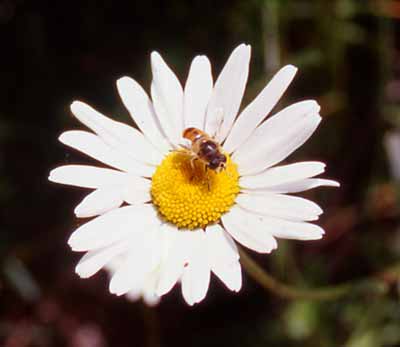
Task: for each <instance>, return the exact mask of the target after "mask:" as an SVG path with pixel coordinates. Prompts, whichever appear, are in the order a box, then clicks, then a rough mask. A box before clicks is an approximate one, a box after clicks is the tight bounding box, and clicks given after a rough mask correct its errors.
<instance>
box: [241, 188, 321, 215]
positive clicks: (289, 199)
mask: <svg viewBox="0 0 400 347" xmlns="http://www.w3.org/2000/svg"><path fill="white" fill-rule="evenodd" d="M236 203H237V204H239V205H240V206H241V207H243V208H244V209H246V210H249V211H251V212H254V213H257V214H261V215H265V216H272V217H278V218H283V219H288V220H292V221H313V220H317V219H318V216H319V215H320V214H321V213H322V210H321V208H320V207H319V206H318V205H317V204H316V203H314V202H312V201H310V200H307V199H304V198H300V197H297V196H290V195H283V194H275V193H269V192H265V193H264V194H246V193H244V194H239V195H238V196H237V197H236Z"/></svg>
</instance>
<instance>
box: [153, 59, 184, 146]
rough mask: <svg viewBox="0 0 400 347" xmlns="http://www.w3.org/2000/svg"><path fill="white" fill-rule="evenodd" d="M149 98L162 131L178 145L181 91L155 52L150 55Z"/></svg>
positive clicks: (173, 75)
mask: <svg viewBox="0 0 400 347" xmlns="http://www.w3.org/2000/svg"><path fill="white" fill-rule="evenodd" d="M151 70H152V72H153V83H152V85H151V97H152V99H153V104H154V108H155V110H156V113H157V116H158V119H159V121H160V124H161V126H162V129H163V131H164V132H165V134H166V135H167V137H168V138H169V140H170V141H171V142H172V144H174V145H178V144H179V141H180V140H181V138H182V131H183V112H182V106H183V90H182V86H181V84H180V83H179V81H178V79H177V78H176V76H175V74H174V73H173V72H172V70H171V69H170V68H169V67H168V65H167V64H166V63H165V62H164V60H163V59H162V58H161V56H160V54H158V53H157V52H153V53H151Z"/></svg>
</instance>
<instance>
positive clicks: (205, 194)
mask: <svg viewBox="0 0 400 347" xmlns="http://www.w3.org/2000/svg"><path fill="white" fill-rule="evenodd" d="M238 181H239V174H238V171H237V166H236V164H235V163H233V162H232V160H231V159H230V157H229V156H228V155H227V165H226V169H225V170H222V171H221V172H218V173H217V172H215V171H213V170H206V167H205V165H204V164H203V163H202V162H200V161H199V160H197V161H194V162H193V163H191V162H190V158H188V156H187V155H185V154H182V153H180V152H172V153H170V154H169V155H168V156H166V157H165V159H164V160H163V161H162V162H161V164H160V165H159V166H158V167H157V169H156V171H155V173H154V175H153V177H152V186H151V195H152V198H153V203H154V204H155V205H156V206H157V207H158V210H159V212H160V214H161V215H162V216H163V218H164V219H166V220H167V221H169V222H171V223H173V224H175V225H176V226H178V227H179V228H187V229H195V228H204V227H206V226H207V225H208V224H210V223H213V222H217V221H218V220H219V219H220V218H221V216H222V214H224V213H225V212H227V211H229V209H230V208H231V207H232V205H233V204H234V202H235V198H236V196H237V194H238V193H239V183H238Z"/></svg>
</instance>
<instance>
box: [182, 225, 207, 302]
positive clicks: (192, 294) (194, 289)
mask: <svg viewBox="0 0 400 347" xmlns="http://www.w3.org/2000/svg"><path fill="white" fill-rule="evenodd" d="M190 234H192V237H191V239H192V240H191V241H192V242H191V244H189V245H187V246H189V248H190V249H191V251H190V258H189V261H188V264H187V266H185V268H184V270H183V275H182V295H183V298H184V299H185V301H186V302H187V303H188V304H189V305H193V304H196V303H198V302H200V301H202V300H203V299H204V298H205V296H206V294H207V291H208V287H209V284H210V265H209V262H208V257H207V244H206V237H205V234H204V232H203V231H191V232H190Z"/></svg>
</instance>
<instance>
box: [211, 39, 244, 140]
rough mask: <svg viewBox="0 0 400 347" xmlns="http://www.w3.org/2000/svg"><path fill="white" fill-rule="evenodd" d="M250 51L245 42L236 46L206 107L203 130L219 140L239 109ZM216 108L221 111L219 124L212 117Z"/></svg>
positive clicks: (229, 128) (225, 133) (224, 134)
mask: <svg viewBox="0 0 400 347" xmlns="http://www.w3.org/2000/svg"><path fill="white" fill-rule="evenodd" d="M250 51H251V48H250V46H248V45H245V44H241V45H240V46H238V47H236V48H235V50H234V51H233V52H232V54H231V55H230V57H229V59H228V61H227V62H226V64H225V66H224V68H223V69H222V71H221V73H220V75H219V77H218V79H217V81H216V82H215V86H214V90H213V92H212V95H211V98H210V102H209V105H208V108H207V116H206V126H205V131H206V132H207V133H208V134H209V135H211V136H213V135H214V134H215V135H216V136H215V137H216V139H217V140H218V141H219V142H222V141H223V140H224V139H225V137H226V136H227V134H228V132H229V131H230V130H231V127H232V124H233V121H234V120H235V117H236V115H237V113H238V111H239V107H240V104H241V102H242V98H243V94H244V90H245V88H246V82H247V77H248V74H249V62H250V54H251V53H250ZM218 109H222V112H223V121H222V124H221V125H219V124H218V123H219V122H218V121H216V120H215V118H214V116H215V113H216V110H218ZM218 127H219V129H218Z"/></svg>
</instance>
